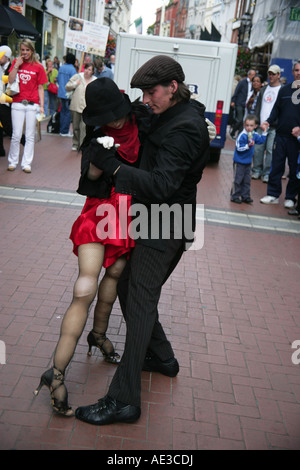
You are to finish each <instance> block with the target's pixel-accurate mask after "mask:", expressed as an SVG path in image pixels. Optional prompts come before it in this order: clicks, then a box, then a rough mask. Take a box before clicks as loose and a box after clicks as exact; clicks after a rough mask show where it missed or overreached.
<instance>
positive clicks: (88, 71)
mask: <svg viewBox="0 0 300 470" xmlns="http://www.w3.org/2000/svg"><path fill="white" fill-rule="evenodd" d="M11 56H12V51H11V49H10V48H9V47H8V46H1V47H0V81H1V92H2V91H4V92H5V90H6V86H5V85H4V84H3V81H2V76H3V75H4V76H7V77H8V78H7V79H6V83H8V82H10V83H11V84H12V83H14V84H17V86H18V89H19V92H18V93H16V94H15V96H13V97H12V98H9V97H7V102H3V103H2V101H1V104H0V122H1V126H0V156H1V157H4V156H6V152H5V149H4V146H3V136H4V135H7V136H9V137H10V138H11V146H10V150H9V156H8V162H9V164H8V168H7V169H8V171H14V170H15V169H16V168H17V165H18V163H19V145H20V143H21V144H22V145H23V146H24V151H23V156H22V159H21V168H22V170H23V171H24V172H25V173H31V171H32V169H31V164H32V161H33V157H34V140H35V131H36V119H37V118H38V119H39V120H41V119H43V118H45V119H48V121H49V124H48V126H47V130H48V132H54V133H58V134H60V136H61V137H72V150H74V151H78V150H79V148H80V146H81V144H82V142H83V139H84V137H85V125H84V123H83V120H82V111H83V109H84V108H85V105H86V104H85V89H86V86H87V85H88V84H89V83H90V81H92V80H95V79H96V78H99V77H109V78H110V79H111V80H113V79H114V62H115V56H114V55H112V56H111V58H110V59H109V61H107V63H106V64H105V63H104V61H103V60H102V59H100V58H95V59H94V61H92V59H91V56H90V55H88V54H85V56H84V60H83V61H82V63H81V64H79V61H78V59H77V58H76V57H75V55H74V54H72V53H68V54H66V55H65V56H64V57H63V60H62V61H61V60H60V59H59V58H58V57H57V56H55V57H54V58H53V59H52V58H51V57H50V56H48V55H47V56H46V57H45V59H44V60H43V61H42V62H41V61H40V57H39V55H38V54H37V52H36V50H35V47H34V43H33V42H32V41H31V40H30V39H24V40H22V41H21V42H20V49H19V55H18V57H16V59H14V61H13V62H11V60H12V57H11ZM29 69H30V70H29ZM31 69H33V73H32V70H31ZM23 70H26V71H27V72H28V76H30V77H31V78H32V77H34V79H35V80H21V81H20V79H19V78H20V73H22V72H23ZM36 71H37V73H36ZM22 76H23V75H22ZM11 101H12V103H11ZM17 111H18V112H17ZM21 111H22V113H21ZM25 142H26V144H25Z"/></svg>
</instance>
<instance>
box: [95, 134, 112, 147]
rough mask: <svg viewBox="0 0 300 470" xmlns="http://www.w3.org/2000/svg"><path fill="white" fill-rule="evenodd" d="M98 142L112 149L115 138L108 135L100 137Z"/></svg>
mask: <svg viewBox="0 0 300 470" xmlns="http://www.w3.org/2000/svg"><path fill="white" fill-rule="evenodd" d="M97 142H98V144H100V145H103V147H104V148H106V149H111V148H112V147H113V146H114V143H115V141H114V138H113V137H108V136H105V137H98V138H97Z"/></svg>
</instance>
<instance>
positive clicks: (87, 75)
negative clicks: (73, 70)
mask: <svg viewBox="0 0 300 470" xmlns="http://www.w3.org/2000/svg"><path fill="white" fill-rule="evenodd" d="M93 80H96V77H95V75H94V64H91V63H88V64H85V66H84V71H83V72H81V73H78V74H76V75H73V77H71V78H70V80H69V81H68V83H67V84H66V91H67V92H70V91H73V96H72V99H71V103H70V111H71V116H72V127H73V144H72V150H75V151H78V150H79V149H80V147H81V144H82V142H83V140H84V138H85V134H86V131H85V123H84V122H83V120H82V111H83V110H84V108H85V107H86V103H85V89H86V87H87V85H88V84H89V83H91V82H92V81H93Z"/></svg>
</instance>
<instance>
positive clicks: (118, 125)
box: [106, 116, 128, 129]
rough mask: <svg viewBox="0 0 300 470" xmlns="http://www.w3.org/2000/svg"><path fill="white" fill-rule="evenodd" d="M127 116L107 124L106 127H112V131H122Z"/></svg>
mask: <svg viewBox="0 0 300 470" xmlns="http://www.w3.org/2000/svg"><path fill="white" fill-rule="evenodd" d="M127 119H128V118H127V116H124V117H122V118H121V119H117V120H116V121H112V122H109V123H108V124H106V125H107V126H108V127H113V128H114V129H122V127H123V126H124V124H125V123H126V122H127Z"/></svg>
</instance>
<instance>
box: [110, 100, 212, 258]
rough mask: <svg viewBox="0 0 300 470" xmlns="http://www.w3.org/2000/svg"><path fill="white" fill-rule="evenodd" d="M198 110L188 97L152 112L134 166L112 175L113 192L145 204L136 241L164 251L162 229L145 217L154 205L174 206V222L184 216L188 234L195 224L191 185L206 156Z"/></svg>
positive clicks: (205, 137) (193, 187)
mask: <svg viewBox="0 0 300 470" xmlns="http://www.w3.org/2000/svg"><path fill="white" fill-rule="evenodd" d="M204 110H205V108H204V106H203V105H201V104H200V103H198V102H197V101H195V100H191V101H190V102H189V103H178V104H176V105H175V106H173V107H172V108H169V109H168V110H167V111H166V112H165V113H163V114H161V115H160V116H157V115H156V116H154V118H153V124H152V127H151V129H150V131H149V134H148V136H147V138H146V140H145V142H144V145H143V151H142V156H141V160H140V164H139V168H129V167H128V166H125V165H122V166H121V168H120V170H119V171H118V172H117V174H116V178H115V190H116V192H118V193H121V194H131V195H132V196H133V198H132V203H133V204H142V207H145V208H147V217H148V218H147V220H146V221H145V223H147V225H148V232H147V236H146V237H144V236H143V235H142V236H141V238H140V239H139V240H138V242H139V243H143V244H146V245H149V246H152V247H155V248H157V249H159V250H164V249H165V247H166V242H167V239H168V235H166V233H165V232H163V230H165V228H164V229H163V228H162V226H161V221H159V222H160V225H159V227H155V228H154V227H153V217H152V215H151V210H152V209H157V206H158V205H163V204H165V205H167V206H168V207H171V206H172V207H177V208H178V206H180V207H181V215H182V217H183V220H181V221H180V222H181V223H182V224H184V223H185V220H184V219H186V218H187V219H188V220H187V223H189V224H191V225H192V226H191V227H190V230H188V232H189V233H191V232H192V230H193V229H194V228H195V211H196V193H197V184H198V183H199V181H200V179H201V177H202V172H203V169H204V167H205V165H206V163H207V159H208V156H209V154H208V148H209V136H208V131H207V125H206V123H205V118H204ZM155 205H156V207H153V206H155ZM175 205H177V206H175ZM179 212H180V211H178V214H179ZM143 220H144V219H143ZM155 223H157V219H155ZM174 224H176V221H175V222H174V223H173V224H171V226H170V231H169V232H170V233H169V238H170V237H171V238H172V236H173V235H172V234H173V233H174V229H175V228H174ZM182 226H183V225H182ZM153 233H155V236H153ZM182 238H183V240H184V239H185V237H184V236H182Z"/></svg>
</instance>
